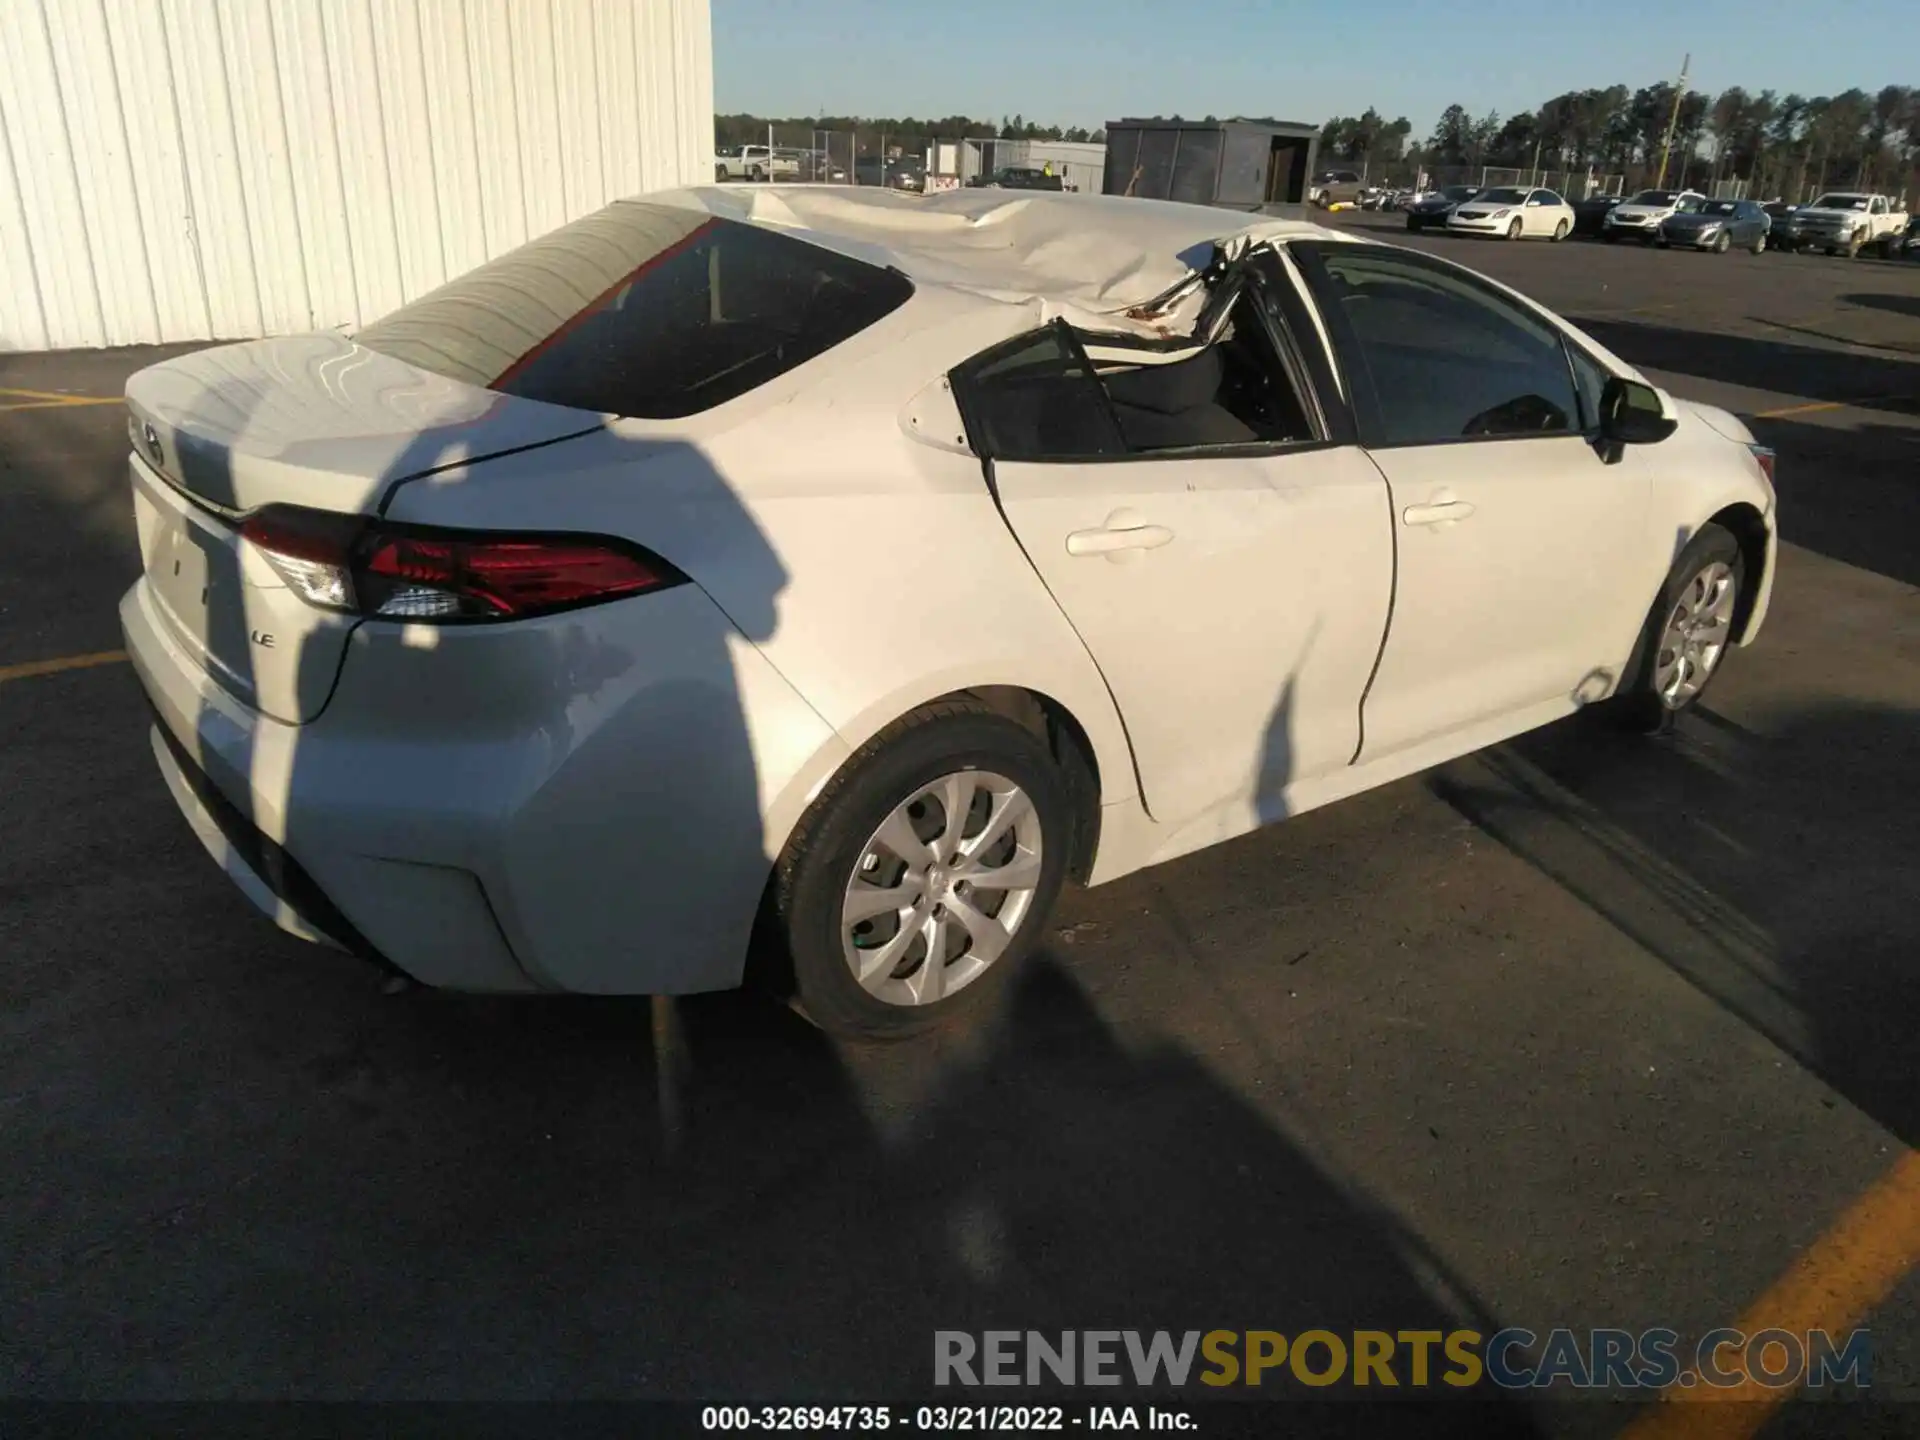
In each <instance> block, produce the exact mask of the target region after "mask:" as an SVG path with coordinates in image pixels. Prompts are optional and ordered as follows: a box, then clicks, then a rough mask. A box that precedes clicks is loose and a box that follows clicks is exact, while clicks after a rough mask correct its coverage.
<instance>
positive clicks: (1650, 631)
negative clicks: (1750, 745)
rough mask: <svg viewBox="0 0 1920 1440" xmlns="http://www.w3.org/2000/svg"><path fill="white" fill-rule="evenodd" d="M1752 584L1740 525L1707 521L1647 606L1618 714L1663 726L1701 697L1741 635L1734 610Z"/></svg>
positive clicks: (1637, 724) (1617, 701) (1652, 727)
mask: <svg viewBox="0 0 1920 1440" xmlns="http://www.w3.org/2000/svg"><path fill="white" fill-rule="evenodd" d="M1745 584H1746V570H1745V564H1744V561H1743V560H1742V558H1741V554H1740V543H1739V542H1738V541H1737V540H1735V539H1734V538H1733V534H1732V532H1731V531H1728V530H1726V529H1723V528H1722V527H1721V526H1719V525H1714V524H1707V525H1703V526H1701V527H1700V530H1699V532H1698V533H1697V534H1695V535H1694V537H1693V539H1692V540H1690V541H1688V542H1687V546H1686V548H1685V549H1684V550H1682V551H1681V552H1680V558H1679V559H1678V560H1676V561H1675V562H1674V565H1673V570H1672V572H1671V573H1670V574H1669V575H1668V576H1667V583H1666V584H1665V585H1663V586H1661V587H1660V594H1659V595H1658V596H1657V597H1656V598H1655V599H1654V602H1653V608H1652V609H1651V610H1650V611H1649V612H1648V613H1647V620H1646V625H1645V628H1644V629H1643V630H1642V631H1641V634H1640V641H1639V644H1638V645H1636V646H1635V647H1634V658H1633V660H1632V661H1631V662H1630V664H1629V666H1628V670H1627V678H1626V680H1625V681H1624V682H1622V684H1621V686H1620V689H1619V690H1618V692H1616V694H1615V697H1614V700H1613V702H1612V705H1611V709H1612V712H1613V715H1614V718H1615V719H1617V720H1618V721H1619V722H1620V723H1621V724H1623V725H1625V726H1626V727H1627V728H1629V729H1634V730H1640V731H1644V732H1647V733H1658V732H1661V731H1664V730H1667V729H1669V728H1671V726H1672V724H1673V719H1674V717H1675V716H1676V715H1678V714H1679V713H1680V712H1681V711H1683V710H1685V709H1687V708H1689V707H1690V706H1692V705H1693V704H1695V703H1696V702H1697V701H1698V700H1699V699H1700V697H1701V695H1703V694H1704V693H1705V692H1706V688H1707V684H1708V682H1709V681H1711V680H1712V679H1713V677H1714V676H1715V675H1716V674H1718V673H1719V669H1720V662H1721V661H1722V660H1723V659H1725V658H1726V653H1727V647H1728V646H1730V645H1731V644H1732V643H1733V618H1734V615H1735V613H1736V612H1737V610H1738V607H1739V604H1740V593H1741V589H1742V587H1743V586H1744V585H1745Z"/></svg>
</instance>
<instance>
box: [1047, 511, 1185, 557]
mask: <svg viewBox="0 0 1920 1440" xmlns="http://www.w3.org/2000/svg"><path fill="white" fill-rule="evenodd" d="M1171 539H1173V531H1171V530H1169V529H1168V528H1167V527H1166V526H1164V525H1149V524H1148V523H1147V522H1146V521H1145V520H1144V519H1143V518H1142V517H1140V516H1139V515H1136V514H1134V512H1133V511H1131V510H1116V511H1114V512H1113V514H1111V515H1109V516H1108V517H1107V523H1106V524H1105V525H1103V526H1102V527H1101V528H1100V529H1098V530H1074V531H1071V532H1069V533H1068V535H1067V553H1068V554H1069V555H1111V556H1113V557H1115V558H1116V559H1117V558H1119V557H1120V556H1121V555H1122V554H1123V553H1124V552H1126V551H1130V550H1158V549H1159V548H1160V547H1161V546H1162V545H1164V544H1166V543H1167V542H1168V541H1169V540H1171Z"/></svg>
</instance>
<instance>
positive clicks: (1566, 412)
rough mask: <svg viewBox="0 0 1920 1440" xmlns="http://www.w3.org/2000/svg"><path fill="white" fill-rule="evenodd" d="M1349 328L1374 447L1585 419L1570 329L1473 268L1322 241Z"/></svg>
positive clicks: (1359, 397) (1549, 428)
mask: <svg viewBox="0 0 1920 1440" xmlns="http://www.w3.org/2000/svg"><path fill="white" fill-rule="evenodd" d="M1320 254H1321V255H1322V257H1323V261H1324V265H1325V269H1326V274H1327V278H1328V285H1329V287H1330V290H1331V297H1330V298H1331V301H1332V303H1333V304H1334V305H1336V306H1337V307H1338V309H1339V311H1340V313H1341V315H1342V317H1343V318H1344V321H1345V326H1344V328H1345V329H1346V330H1347V331H1348V332H1349V337H1350V338H1348V339H1346V340H1345V341H1344V342H1343V343H1342V345H1341V349H1342V355H1341V360H1342V364H1343V365H1344V367H1345V368H1346V370H1347V372H1348V375H1349V376H1350V377H1351V378H1352V380H1353V382H1354V391H1355V400H1356V405H1357V408H1358V409H1359V410H1360V412H1361V421H1362V438H1363V440H1364V442H1365V443H1366V444H1369V445H1418V444H1432V443H1438V442H1441V441H1447V440H1461V439H1478V438H1488V437H1495V436H1510V435H1542V434H1556V433H1559V434H1566V433H1571V432H1573V431H1574V430H1576V429H1578V428H1579V419H1578V416H1579V401H1578V399H1577V398H1576V396H1575V394H1574V387H1573V378H1572V375H1571V373H1570V372H1569V370H1568V365H1567V359H1566V354H1565V350H1564V348H1563V345H1562V341H1561V337H1560V332H1559V331H1558V330H1557V329H1556V328H1555V327H1554V326H1552V325H1550V324H1548V323H1547V322H1546V321H1545V320H1543V319H1541V318H1540V317H1538V316H1536V315H1534V314H1532V313H1531V312H1530V311H1527V310H1525V309H1523V308H1522V307H1520V306H1519V305H1517V304H1515V303H1514V302H1512V301H1510V300H1508V299H1507V298H1506V297H1504V296H1502V295H1499V294H1497V293H1496V292H1494V291H1492V290H1490V289H1487V288H1486V287H1484V286H1482V285H1480V284H1479V283H1478V282H1476V281H1474V280H1472V279H1470V278H1469V277H1467V276H1466V275H1464V274H1462V273H1460V272H1458V271H1454V270H1452V269H1448V268H1441V267H1437V266H1433V265H1429V264H1424V263H1422V262H1421V261H1419V260H1417V259H1416V258H1414V257H1412V256H1409V255H1401V254H1393V253H1381V254H1372V253H1368V252H1367V251H1366V250H1362V249H1361V248H1359V247H1357V246H1356V247H1352V248H1348V247H1344V246H1341V247H1333V246H1329V247H1327V248H1326V249H1324V250H1322V251H1321V252H1320Z"/></svg>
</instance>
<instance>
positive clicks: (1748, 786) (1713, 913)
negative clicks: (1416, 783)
mask: <svg viewBox="0 0 1920 1440" xmlns="http://www.w3.org/2000/svg"><path fill="white" fill-rule="evenodd" d="M1896 643H1897V642H1896ZM1917 733H1920V713H1916V712H1915V711H1914V710H1911V709H1906V708H1899V707H1891V706H1874V707H1869V706H1860V705H1832V706H1822V707H1812V708H1808V709H1806V710H1803V711H1802V712H1800V713H1799V714H1797V715H1795V716H1793V717H1791V718H1789V719H1786V720H1784V721H1782V722H1780V723H1778V724H1777V725H1774V726H1772V727H1770V733H1769V734H1767V735H1764V736H1763V735H1759V734H1756V733H1753V732H1750V731H1747V730H1745V729H1742V728H1741V727H1739V726H1737V725H1735V724H1733V723H1732V722H1730V721H1727V720H1725V719H1723V718H1721V717H1719V716H1717V715H1715V714H1713V713H1712V712H1711V711H1701V712H1698V713H1697V714H1696V715H1694V716H1692V717H1689V718H1688V719H1685V720H1683V721H1682V722H1681V725H1680V727H1679V729H1678V731H1677V732H1676V734H1675V735H1674V736H1673V737H1672V738H1671V739H1669V740H1665V741H1659V742H1652V741H1646V740H1639V739H1635V738H1632V737H1628V736H1621V735H1617V734H1613V733H1611V732H1609V731H1607V730H1605V729H1604V728H1603V727H1600V726H1598V725H1594V724H1591V723H1586V722H1585V720H1584V719H1577V720H1575V721H1571V722H1567V723H1564V724H1562V725H1558V726H1555V727H1552V728H1551V729H1548V730H1545V731H1541V732H1538V733H1536V734H1535V735H1532V736H1529V737H1526V738H1524V739H1522V740H1519V741H1516V742H1513V743H1512V744H1509V745H1507V746H1504V747H1502V748H1500V749H1498V750H1495V751H1490V752H1487V753H1486V754H1485V755H1483V756H1480V757H1477V758H1476V759H1474V760H1471V761H1466V762H1462V763H1461V764H1460V765H1457V766H1453V767H1449V768H1448V769H1447V770H1444V771H1442V772H1439V773H1438V774H1436V776H1435V777H1434V778H1433V779H1432V780H1431V781H1430V782H1429V783H1430V785H1431V786H1432V788H1433V789H1434V791H1435V793H1436V794H1438V795H1439V796H1440V797H1441V798H1442V799H1444V800H1446V801H1447V802H1448V803H1449V804H1451V805H1453V806H1454V807H1455V808H1456V809H1457V810H1459V811H1460V813H1461V814H1462V815H1464V816H1465V817H1467V818H1468V819H1469V820H1472V821H1473V822H1474V823H1475V824H1477V825H1478V826H1479V827H1480V828H1481V829H1482V830H1484V831H1486V832H1487V833H1488V834H1489V835H1491V836H1493V837H1494V838H1496V839H1498V840H1499V841H1501V842H1502V843H1503V844H1505V845H1506V846H1507V847H1508V848H1509V849H1510V850H1512V851H1513V852H1514V853H1515V854H1517V855H1519V856H1521V857H1522V858H1524V859H1526V860H1527V861H1529V862H1530V863H1532V864H1533V865H1534V866H1535V867H1536V868H1538V869H1539V870H1540V871H1541V872H1542V873H1544V874H1546V875H1547V876H1549V877H1550V878H1552V879H1553V880H1555V881H1556V882H1558V883H1559V884H1560V885H1562V886H1563V887H1565V888H1566V889H1567V890H1568V891H1570V892H1571V893H1573V894H1574V895H1575V896H1577V897H1578V898H1580V899H1581V900H1582V901H1583V902H1584V903H1586V904H1587V905H1588V906H1590V907H1591V908H1592V909H1594V910H1595V911H1597V912H1598V913H1599V914H1601V915H1602V916H1604V917H1605V918H1607V919H1608V920H1610V921H1611V922H1612V923H1613V924H1614V925H1615V926H1616V927H1618V928H1619V929H1620V930H1622V931H1623V932H1625V933H1626V934H1627V935H1628V936H1630V937H1631V938H1632V939H1634V940H1635V941H1636V942H1637V943H1638V944H1639V945H1641V946H1642V947H1643V948H1644V949H1646V950H1647V951H1649V952H1650V953H1652V954H1653V955H1655V956H1657V957H1658V958H1659V959H1661V960H1662V961H1664V962H1665V963H1666V964H1667V965H1669V966H1670V967H1672V968H1673V969H1674V970H1675V971H1676V972H1677V973H1679V974H1680V975H1681V976H1683V977H1684V978H1685V979H1687V980H1688V981H1689V982H1690V983H1691V984H1693V985H1694V986H1696V987H1697V988H1698V989H1700V990H1701V991H1703V992H1704V993H1706V994H1708V995H1709V996H1711V997H1713V998H1714V999H1715V1000H1716V1001H1717V1002H1718V1003H1720V1004H1721V1005H1722V1006H1724V1007H1725V1008H1726V1009H1727V1010H1729V1011H1730V1012H1732V1013H1733V1014H1734V1015H1736V1016H1737V1017H1739V1018H1740V1019H1741V1020H1742V1021H1744V1022H1745V1023H1747V1024H1748V1025H1751V1026H1752V1027H1754V1028H1755V1029H1757V1030H1759V1031H1760V1032H1761V1033H1762V1034H1764V1035H1766V1036H1767V1037H1768V1038H1769V1039H1771V1040H1772V1041H1773V1042H1774V1043H1775V1044H1777V1045H1779V1046H1780V1047H1781V1048H1782V1049H1784V1050H1786V1051H1787V1052H1788V1053H1789V1054H1791V1055H1792V1056H1794V1058H1795V1059H1796V1060H1798V1061H1799V1062H1800V1063H1801V1064H1802V1065H1804V1066H1805V1067H1806V1068H1808V1069H1809V1070H1811V1071H1812V1072H1813V1073H1815V1074H1816V1075H1818V1076H1819V1077H1820V1078H1821V1079H1823V1080H1824V1081H1825V1082H1826V1083H1827V1084H1828V1085H1830V1086H1831V1087H1832V1088H1833V1089H1834V1090H1835V1091H1836V1092H1837V1093H1838V1094H1839V1095H1841V1096H1843V1097H1844V1098H1845V1099H1846V1100H1847V1101H1848V1102H1850V1103H1851V1104H1853V1105H1855V1106H1857V1107H1858V1108H1859V1109H1861V1110H1862V1111H1864V1112H1866V1113H1867V1114H1868V1115H1870V1116H1871V1117H1872V1118H1873V1119H1874V1120H1875V1121H1877V1122H1878V1123H1879V1124H1881V1125H1882V1126H1884V1127H1886V1128H1887V1129H1888V1130H1890V1131H1892V1132H1893V1133H1894V1134H1895V1135H1897V1136H1898V1137H1900V1139H1902V1140H1903V1141H1904V1142H1906V1143H1907V1144H1909V1145H1912V1144H1915V1143H1916V1142H1920V1092H1916V1090H1915V1088H1914V1086H1913V1083H1912V1075H1913V1069H1912V1059H1911V1056H1912V1036H1913V1035H1914V1033H1915V1031H1916V1028H1917V1027H1920V911H1916V909H1915V906H1914V903H1913V895H1914V879H1915V876H1916V875H1920V808H1916V807H1915V805H1914V797H1915V796H1916V795H1920V747H1916V746H1915V745H1914V743H1913V741H1914V736H1915V735H1916V734H1917ZM1828 1103H1831V1102H1828Z"/></svg>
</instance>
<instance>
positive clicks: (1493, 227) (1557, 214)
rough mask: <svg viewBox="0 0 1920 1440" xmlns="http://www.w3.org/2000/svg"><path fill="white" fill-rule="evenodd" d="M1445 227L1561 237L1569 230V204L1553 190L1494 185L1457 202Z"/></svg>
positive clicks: (1460, 231) (1513, 235) (1505, 234)
mask: <svg viewBox="0 0 1920 1440" xmlns="http://www.w3.org/2000/svg"><path fill="white" fill-rule="evenodd" d="M1447 229H1448V230H1449V231H1451V232H1453V233H1455V234H1460V235H1498V236H1500V237H1501V238H1503V239H1507V240H1521V239H1525V238H1527V237H1529V236H1531V237H1533V238H1535V239H1547V240H1564V239H1566V238H1567V236H1569V235H1571V234H1572V233H1573V206H1571V205H1569V204H1568V203H1567V202H1566V200H1565V199H1564V198H1562V196H1561V195H1560V194H1559V193H1558V192H1557V191H1553V190H1527V189H1516V188H1514V187H1511V186H1499V185H1496V186H1494V187H1493V189H1491V190H1482V191H1481V192H1480V193H1479V194H1478V195H1475V196H1474V197H1473V198H1472V199H1471V200H1468V201H1466V202H1465V203H1463V204H1461V205H1458V206H1456V207H1455V208H1454V210H1453V211H1452V213H1450V214H1449V215H1448V216H1447Z"/></svg>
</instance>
